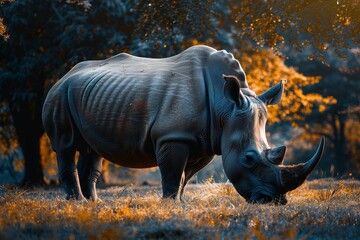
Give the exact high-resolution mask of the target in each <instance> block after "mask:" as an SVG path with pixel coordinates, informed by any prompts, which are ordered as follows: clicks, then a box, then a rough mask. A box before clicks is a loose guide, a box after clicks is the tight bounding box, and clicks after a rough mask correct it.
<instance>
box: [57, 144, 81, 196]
mask: <svg viewBox="0 0 360 240" xmlns="http://www.w3.org/2000/svg"><path fill="white" fill-rule="evenodd" d="M56 157H57V162H58V168H59V176H60V182H61V184H62V185H63V187H64V189H65V192H66V194H67V196H66V199H67V200H70V199H76V200H85V198H84V196H83V194H82V192H81V188H80V181H79V175H78V172H77V169H76V165H75V150H74V149H67V150H57V151H56Z"/></svg>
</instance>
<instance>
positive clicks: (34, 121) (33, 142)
mask: <svg viewBox="0 0 360 240" xmlns="http://www.w3.org/2000/svg"><path fill="white" fill-rule="evenodd" d="M41 100H42V97H36V99H32V100H30V101H29V100H17V101H14V102H11V103H10V104H11V112H12V116H13V119H14V125H15V128H16V133H17V136H18V139H19V144H20V147H21V150H22V153H23V156H24V161H25V177H24V179H23V181H22V184H21V185H22V186H24V187H33V186H43V185H45V181H44V174H43V169H42V166H41V155H40V138H41V136H42V134H43V133H44V130H43V127H42V122H41V109H42V101H41Z"/></svg>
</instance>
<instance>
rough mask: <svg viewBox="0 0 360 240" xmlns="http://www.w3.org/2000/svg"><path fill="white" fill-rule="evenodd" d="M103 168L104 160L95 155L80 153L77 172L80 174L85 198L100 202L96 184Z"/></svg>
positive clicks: (92, 153) (91, 152)
mask: <svg viewBox="0 0 360 240" xmlns="http://www.w3.org/2000/svg"><path fill="white" fill-rule="evenodd" d="M101 167H102V158H101V157H100V156H99V155H98V154H96V153H94V152H93V151H90V152H86V153H84V152H80V156H79V160H78V163H77V170H78V172H79V178H80V186H81V191H82V193H83V195H84V197H85V198H87V199H90V200H92V201H96V200H98V197H97V194H96V182H97V180H98V178H99V176H100V172H101Z"/></svg>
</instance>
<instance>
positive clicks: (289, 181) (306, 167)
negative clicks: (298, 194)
mask: <svg viewBox="0 0 360 240" xmlns="http://www.w3.org/2000/svg"><path fill="white" fill-rule="evenodd" d="M324 147H325V137H322V138H321V141H320V144H319V146H318V148H317V150H316V152H315V154H314V156H313V157H312V158H311V159H310V160H309V161H307V162H306V163H301V164H298V165H293V166H280V178H281V180H280V181H281V186H282V188H283V191H284V193H285V192H288V191H291V190H294V189H295V188H297V187H299V186H300V185H301V184H302V183H303V182H304V181H305V180H306V178H307V177H308V176H309V175H310V173H311V172H312V171H313V170H314V168H315V167H316V165H317V164H318V162H319V161H320V159H321V157H322V155H323V152H324Z"/></svg>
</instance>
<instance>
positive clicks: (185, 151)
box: [157, 142, 189, 199]
mask: <svg viewBox="0 0 360 240" xmlns="http://www.w3.org/2000/svg"><path fill="white" fill-rule="evenodd" d="M188 157H189V147H188V146H187V145H186V144H185V143H175V142H169V143H165V144H163V145H162V146H161V147H160V148H159V150H158V151H157V161H158V165H159V168H160V173H161V184H162V190H163V197H164V198H174V199H175V198H179V188H180V185H182V184H183V181H184V177H183V176H184V169H185V166H186V162H187V160H188Z"/></svg>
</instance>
